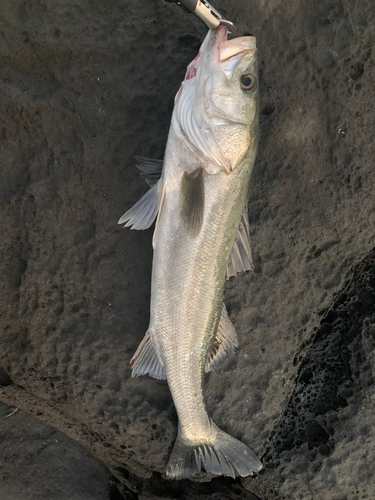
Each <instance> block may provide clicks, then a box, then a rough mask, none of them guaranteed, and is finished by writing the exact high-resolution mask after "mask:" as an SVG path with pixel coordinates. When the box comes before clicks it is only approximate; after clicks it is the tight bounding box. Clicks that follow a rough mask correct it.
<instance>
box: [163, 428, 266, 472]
mask: <svg viewBox="0 0 375 500" xmlns="http://www.w3.org/2000/svg"><path fill="white" fill-rule="evenodd" d="M211 425H212V428H213V430H214V432H215V434H214V436H213V438H212V440H211V442H209V443H200V444H199V443H197V444H194V443H191V442H187V441H184V439H183V438H181V437H180V432H179V433H178V436H177V440H176V443H175V445H174V448H173V450H172V454H171V456H170V459H169V462H168V465H167V478H168V479H185V478H190V477H192V476H194V475H195V474H197V473H198V472H200V471H201V470H202V469H204V470H205V471H206V472H209V473H210V474H215V475H217V476H220V475H223V476H230V477H233V478H234V477H235V476H236V472H237V473H238V474H239V475H240V476H243V477H244V476H250V475H252V474H255V473H257V472H258V471H259V470H260V469H261V468H262V467H263V464H262V462H261V461H260V460H259V459H258V457H257V456H256V455H255V453H254V452H253V451H251V450H250V448H248V447H247V446H246V445H245V444H243V443H241V442H240V441H238V440H237V439H235V438H233V437H232V436H229V434H226V433H225V432H223V431H222V430H220V429H219V428H218V427H217V426H216V425H215V424H214V423H212V424H211Z"/></svg>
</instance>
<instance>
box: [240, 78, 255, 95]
mask: <svg viewBox="0 0 375 500" xmlns="http://www.w3.org/2000/svg"><path fill="white" fill-rule="evenodd" d="M241 88H242V89H243V90H246V92H254V90H255V89H256V88H257V79H256V77H255V76H254V75H251V74H248V75H243V76H242V77H241Z"/></svg>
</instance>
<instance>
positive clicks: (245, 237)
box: [227, 205, 254, 279]
mask: <svg viewBox="0 0 375 500" xmlns="http://www.w3.org/2000/svg"><path fill="white" fill-rule="evenodd" d="M243 271H254V264H253V258H252V256H251V248H250V232H249V217H248V215H247V205H246V208H245V211H244V213H243V216H242V219H241V222H240V225H239V226H238V233H237V236H236V239H235V241H234V245H233V249H232V252H231V254H230V256H229V261H228V269H227V279H228V278H230V277H231V276H235V275H236V274H237V273H240V272H243Z"/></svg>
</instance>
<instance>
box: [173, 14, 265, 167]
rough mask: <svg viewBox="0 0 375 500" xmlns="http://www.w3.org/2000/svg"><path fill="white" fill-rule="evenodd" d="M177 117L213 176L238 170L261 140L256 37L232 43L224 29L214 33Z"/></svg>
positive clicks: (179, 99)
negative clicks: (216, 173)
mask: <svg viewBox="0 0 375 500" xmlns="http://www.w3.org/2000/svg"><path fill="white" fill-rule="evenodd" d="M175 112H176V113H175V115H176V118H177V119H178V125H179V127H180V131H181V133H182V136H183V137H184V139H185V142H186V143H187V145H188V146H189V147H190V149H192V150H193V151H194V152H195V153H196V154H197V155H198V156H200V158H201V159H202V161H203V163H204V162H205V163H206V166H205V169H206V170H207V171H208V172H209V173H215V172H216V171H218V170H224V171H226V172H227V173H230V172H232V171H233V170H234V169H235V168H236V167H238V165H240V164H241V163H242V162H243V159H244V158H245V157H246V155H247V154H249V151H250V150H251V149H255V148H256V146H257V141H258V135H259V123H258V122H259V84H258V63H257V49H256V39H255V37H253V36H243V37H239V38H234V39H232V40H228V38H227V26H226V25H224V24H221V25H220V26H219V27H218V28H217V29H215V30H210V31H209V32H208V34H207V36H206V38H205V40H204V42H203V44H202V46H201V49H200V51H199V54H198V56H197V57H196V58H195V59H194V61H192V63H191V64H190V65H189V66H188V69H187V72H186V76H185V80H184V82H183V83H182V86H181V89H180V91H179V93H178V94H177V96H176V100H175Z"/></svg>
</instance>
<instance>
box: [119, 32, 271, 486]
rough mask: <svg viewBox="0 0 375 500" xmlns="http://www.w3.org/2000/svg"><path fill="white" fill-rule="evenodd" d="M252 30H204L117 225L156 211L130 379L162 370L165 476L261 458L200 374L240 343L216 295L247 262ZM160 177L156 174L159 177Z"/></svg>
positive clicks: (249, 470)
mask: <svg viewBox="0 0 375 500" xmlns="http://www.w3.org/2000/svg"><path fill="white" fill-rule="evenodd" d="M258 121H259V94H258V68H257V50H256V39H255V38H254V37H250V36H246V37H240V38H236V39H233V40H227V28H226V26H224V25H220V26H219V27H218V28H217V29H215V30H210V31H209V33H208V34H207V37H206V38H205V40H204V42H203V44H202V46H201V49H200V51H199V54H198V56H197V57H196V58H195V59H194V61H192V63H191V64H190V65H189V66H188V69H187V72H186V76H185V80H184V81H183V83H182V85H181V88H180V90H179V91H178V93H177V95H176V98H175V106H174V110H173V115H172V121H171V126H170V131H169V136H168V142H167V147H166V152H165V158H164V162H163V164H162V163H161V162H158V161H155V160H148V159H142V158H139V159H138V161H139V165H138V166H139V168H140V170H141V171H142V173H143V177H144V178H145V179H146V180H147V181H148V183H149V185H150V186H152V187H151V189H150V190H149V191H148V192H147V193H146V194H145V195H144V196H143V198H141V200H139V202H138V203H136V205H134V207H133V208H131V209H130V210H129V211H128V212H126V213H125V214H124V215H123V216H122V217H121V219H120V220H119V223H120V224H122V223H126V226H132V229H146V228H148V227H150V225H151V224H152V223H153V221H154V220H155V218H156V216H157V215H158V216H157V222H156V228H155V232H154V238H153V246H154V258H153V269H152V287H151V316H150V325H149V328H148V331H147V333H146V335H145V337H144V339H143V341H142V342H141V344H140V346H139V348H138V349H137V351H136V353H135V354H134V357H133V359H132V362H133V372H132V375H133V376H140V375H145V374H149V375H150V376H152V377H155V378H159V379H164V378H166V379H167V381H168V384H169V388H170V390H171V393H172V397H173V401H174V404H175V406H176V409H177V413H178V419H179V427H178V436H177V439H176V442H175V445H174V448H173V451H172V454H171V457H170V459H169V462H168V465H167V471H166V476H167V477H168V478H170V479H182V478H189V477H192V476H193V475H194V474H196V473H197V472H199V471H200V470H202V469H204V470H205V471H206V472H208V473H212V474H216V475H220V474H222V475H225V476H231V477H235V475H236V473H238V474H239V475H241V476H248V475H251V474H253V473H256V472H257V471H258V470H259V469H261V468H262V463H261V462H260V460H259V459H258V458H257V457H256V455H255V454H254V453H253V452H252V451H251V450H250V448H248V447H247V446H246V445H244V444H243V443H241V442H240V441H238V440H237V439H234V438H233V437H231V436H229V435H228V434H226V433H225V432H223V431H222V430H220V429H219V428H218V427H217V426H216V425H215V424H214V423H213V422H212V420H211V419H210V418H209V416H208V415H207V412H206V409H205V406H204V401H203V390H202V384H203V376H204V372H205V371H206V372H207V371H210V370H211V369H212V368H213V367H214V366H215V365H216V364H217V362H218V361H220V360H221V359H222V358H223V357H224V356H225V355H226V354H227V353H228V352H230V351H231V350H233V349H234V347H236V346H237V345H238V341H237V337H236V333H235V331H234V327H233V325H232V323H231V321H230V319H229V317H228V314H227V311H226V308H225V305H224V304H223V288H224V282H225V278H226V275H227V276H230V275H234V274H236V273H237V272H238V271H244V270H247V269H251V267H252V261H251V252H250V244H249V234H248V219H247V209H246V201H247V194H248V187H249V181H250V175H251V171H252V168H253V164H254V160H255V155H256V149H257V143H258V135H259V125H258ZM159 177H160V179H159V180H158V178H159Z"/></svg>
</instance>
